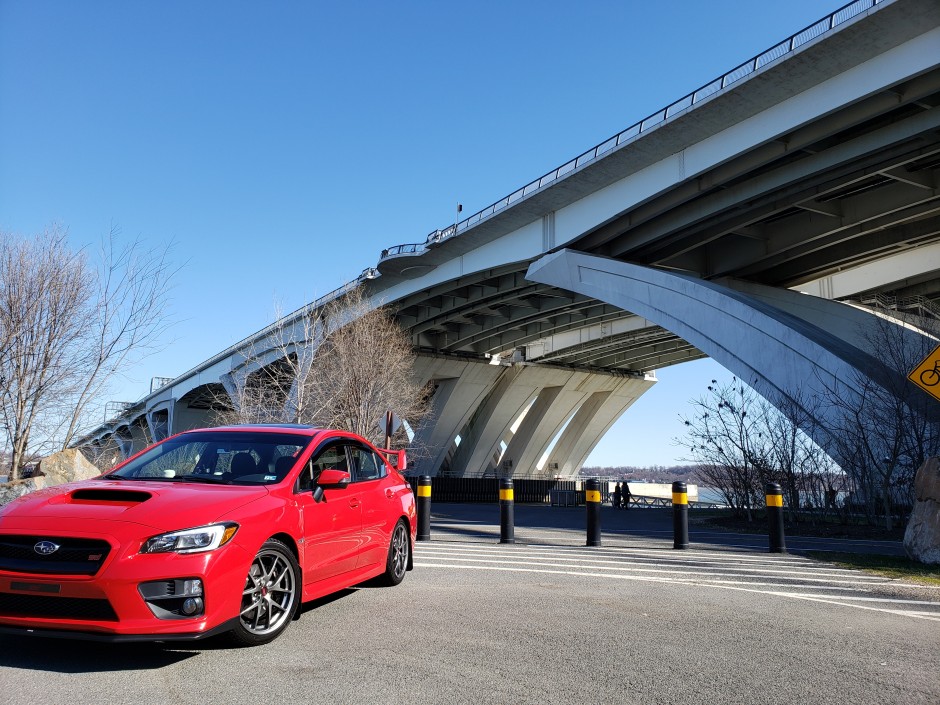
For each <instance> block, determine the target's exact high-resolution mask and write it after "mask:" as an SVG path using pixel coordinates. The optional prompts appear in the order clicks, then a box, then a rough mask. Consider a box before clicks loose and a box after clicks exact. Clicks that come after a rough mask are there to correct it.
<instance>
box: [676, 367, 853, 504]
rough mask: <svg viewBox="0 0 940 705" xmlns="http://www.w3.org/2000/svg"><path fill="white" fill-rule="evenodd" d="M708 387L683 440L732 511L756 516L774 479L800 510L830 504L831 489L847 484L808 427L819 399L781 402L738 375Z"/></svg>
mask: <svg viewBox="0 0 940 705" xmlns="http://www.w3.org/2000/svg"><path fill="white" fill-rule="evenodd" d="M707 391H708V393H707V394H706V395H705V396H703V397H702V398H700V399H698V400H696V401H693V402H692V404H693V407H694V413H693V414H691V415H690V416H687V417H685V416H680V419H681V420H682V422H683V423H684V425H685V427H686V435H685V436H684V437H683V438H680V439H677V441H676V442H677V443H678V445H680V446H684V447H685V448H687V449H688V450H689V451H690V454H691V458H690V459H692V460H694V461H695V462H697V463H698V464H699V467H698V473H699V474H700V475H701V476H702V477H703V478H704V479H705V481H706V482H707V483H708V484H709V485H710V486H712V487H714V488H716V489H718V490H719V491H720V492H721V493H722V495H724V497H725V501H726V502H727V503H728V505H729V506H730V507H731V508H732V509H734V510H735V511H738V512H739V513H742V514H745V515H746V516H747V517H748V518H749V519H750V518H752V515H751V510H752V508H754V507H759V506H763V495H764V487H765V484H766V483H767V482H777V483H779V484H780V485H781V487H782V489H783V491H784V493H785V495H786V497H787V506H788V507H789V508H790V509H791V510H792V511H794V512H795V510H797V509H799V508H800V507H803V506H805V505H807V504H810V505H813V506H818V507H823V506H825V505H826V503H827V501H828V500H829V497H830V495H829V494H828V493H827V492H828V490H829V489H830V488H832V487H833V485H834V484H841V483H840V482H839V472H838V469H837V468H836V466H835V464H834V463H833V461H832V460H831V459H830V458H829V456H828V455H826V453H825V452H824V451H823V450H822V448H820V447H819V446H818V445H816V444H815V443H814V442H813V440H812V439H811V438H810V436H809V435H808V434H807V433H805V432H804V430H802V429H805V428H807V427H808V424H809V423H811V422H812V417H813V412H812V408H813V404H812V403H807V402H806V401H805V400H801V399H797V400H778V401H777V404H776V405H775V406H774V405H771V404H770V403H768V402H767V401H766V400H765V399H763V398H762V397H760V396H759V395H758V394H757V393H756V392H754V391H753V390H752V389H751V388H750V387H748V386H747V385H745V384H743V383H742V382H741V381H740V380H738V379H736V378H732V380H731V382H730V383H719V382H717V381H716V380H712V383H711V384H710V385H709V386H708V390H707Z"/></svg>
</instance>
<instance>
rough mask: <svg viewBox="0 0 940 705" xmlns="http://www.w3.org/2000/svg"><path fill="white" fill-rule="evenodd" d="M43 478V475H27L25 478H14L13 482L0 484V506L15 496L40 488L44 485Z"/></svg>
mask: <svg viewBox="0 0 940 705" xmlns="http://www.w3.org/2000/svg"><path fill="white" fill-rule="evenodd" d="M45 479H46V478H44V477H29V478H26V479H25V480H14V481H13V482H4V483H2V484H0V507H2V506H3V505H5V504H9V503H10V502H12V501H13V500H14V499H16V498H17V497H22V496H23V495H24V494H27V493H29V492H33V491H34V490H41V489H42V488H43V487H45V485H46V483H45Z"/></svg>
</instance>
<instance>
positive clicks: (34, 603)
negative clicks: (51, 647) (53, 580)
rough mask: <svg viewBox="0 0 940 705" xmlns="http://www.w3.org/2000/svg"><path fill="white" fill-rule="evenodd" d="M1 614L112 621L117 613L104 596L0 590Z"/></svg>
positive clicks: (6, 615) (7, 615)
mask: <svg viewBox="0 0 940 705" xmlns="http://www.w3.org/2000/svg"><path fill="white" fill-rule="evenodd" d="M0 616H3V617H49V618H56V619H81V620H87V621H89V622H90V621H95V622H115V621H117V615H116V614H115V613H114V608H113V607H111V603H110V602H108V601H107V600H92V599H87V598H81V597H46V596H44V595H12V594H10V593H0Z"/></svg>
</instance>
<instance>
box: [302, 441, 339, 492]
mask: <svg viewBox="0 0 940 705" xmlns="http://www.w3.org/2000/svg"><path fill="white" fill-rule="evenodd" d="M324 470H342V471H343V472H349V463H348V462H347V460H346V447H345V446H344V445H341V444H339V443H333V444H331V445H328V446H327V447H326V448H324V449H323V450H321V451H320V452H319V453H318V454H317V455H316V457H314V458H313V460H311V461H310V463H309V465H308V467H307V469H306V470H304V471H303V472H302V473H300V484H299V485H298V487H297V489H298V490H299V491H301V492H304V491H309V490H312V489H313V484H314V483H315V482H316V481H317V479H318V478H319V477H320V473H321V472H323V471H324Z"/></svg>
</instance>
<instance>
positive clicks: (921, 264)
mask: <svg viewBox="0 0 940 705" xmlns="http://www.w3.org/2000/svg"><path fill="white" fill-rule="evenodd" d="M937 278H940V242H935V243H932V244H930V245H922V246H921V247H916V248H913V249H910V250H906V251H904V252H899V253H898V254H896V255H891V256H889V257H884V258H882V259H880V260H879V261H877V262H871V263H869V264H863V265H861V266H858V267H853V268H852V269H847V270H845V271H842V272H837V273H834V274H830V275H827V276H825V277H821V278H820V279H816V280H814V281H811V282H806V283H805V284H801V285H800V286H799V287H797V288H798V289H799V290H800V291H805V292H806V293H808V294H812V295H813V296H819V297H821V298H824V299H844V298H846V297H849V296H858V295H859V294H862V293H864V292H866V291H873V290H876V289H883V288H885V287H891V288H892V289H909V288H911V287H916V286H918V285H920V284H922V283H923V282H924V281H929V280H932V279H934V280H935V279H937ZM526 359H528V357H527V358H526Z"/></svg>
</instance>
